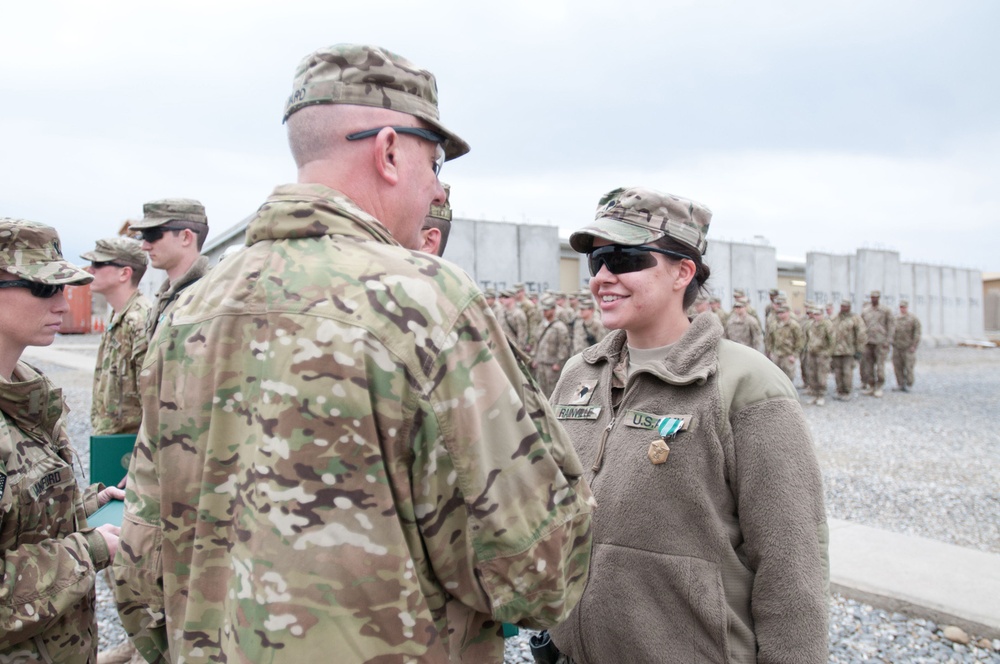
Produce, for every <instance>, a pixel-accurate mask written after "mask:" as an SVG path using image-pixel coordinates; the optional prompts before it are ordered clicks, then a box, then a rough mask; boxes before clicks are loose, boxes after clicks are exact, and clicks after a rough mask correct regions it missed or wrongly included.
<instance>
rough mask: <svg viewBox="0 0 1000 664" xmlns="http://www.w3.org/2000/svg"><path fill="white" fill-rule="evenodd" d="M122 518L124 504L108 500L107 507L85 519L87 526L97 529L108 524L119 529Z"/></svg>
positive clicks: (123, 515)
mask: <svg viewBox="0 0 1000 664" xmlns="http://www.w3.org/2000/svg"><path fill="white" fill-rule="evenodd" d="M124 518H125V503H124V502H123V501H121V500H109V501H108V504H107V505H105V506H104V507H102V508H100V509H99V510H97V511H96V512H94V513H93V514H91V515H90V516H88V517H87V525H88V526H90V527H91V528H97V527H98V526H103V525H104V524H106V523H110V524H113V525H115V526H118V527H119V528H120V527H121V525H122V520H123V519H124Z"/></svg>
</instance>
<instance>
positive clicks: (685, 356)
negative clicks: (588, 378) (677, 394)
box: [583, 311, 722, 385]
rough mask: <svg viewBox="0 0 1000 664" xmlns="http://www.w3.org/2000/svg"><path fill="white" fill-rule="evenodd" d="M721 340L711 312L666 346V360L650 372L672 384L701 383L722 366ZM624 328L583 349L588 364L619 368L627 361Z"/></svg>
mask: <svg viewBox="0 0 1000 664" xmlns="http://www.w3.org/2000/svg"><path fill="white" fill-rule="evenodd" d="M720 339H722V324H721V323H720V322H719V317H718V316H716V315H715V314H713V313H712V312H710V311H708V312H705V313H702V314H699V315H698V316H696V317H695V318H694V320H692V321H691V325H690V326H689V327H688V329H687V331H686V332H684V335H683V336H682V337H681V338H680V339H678V340H677V342H676V343H674V344H672V345H671V346H670V348H668V349H667V352H666V355H665V356H664V357H663V359H662V360H661V361H660V362H658V363H656V364H654V365H652V366H651V367H649V369H648V372H649V373H652V374H653V375H654V376H656V377H657V378H659V379H660V380H662V381H663V382H665V383H669V384H671V385H691V384H694V383H697V384H699V385H700V384H702V383H704V382H705V381H706V380H708V378H709V377H710V376H712V375H713V374H715V372H716V371H717V370H718V368H719V356H718V347H719V340H720ZM625 342H626V335H625V332H624V330H615V331H614V332H612V333H611V334H609V335H608V336H606V337H605V338H604V339H603V340H602V341H601V342H600V343H598V344H597V345H596V346H591V347H590V348H588V349H587V350H585V351H584V352H583V361H584V362H586V363H588V364H594V365H596V364H599V363H601V362H607V363H611V364H613V365H614V366H615V367H616V374H617V373H619V372H618V369H620V368H623V367H624V364H625V362H627V360H628V346H627V345H626V343H625Z"/></svg>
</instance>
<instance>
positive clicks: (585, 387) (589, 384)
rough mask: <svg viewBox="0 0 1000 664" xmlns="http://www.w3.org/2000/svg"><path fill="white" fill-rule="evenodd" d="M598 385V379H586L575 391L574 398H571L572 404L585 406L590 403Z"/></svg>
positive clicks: (570, 403)
mask: <svg viewBox="0 0 1000 664" xmlns="http://www.w3.org/2000/svg"><path fill="white" fill-rule="evenodd" d="M595 387H597V381H596V380H586V381H584V382H582V383H580V384H579V385H578V386H577V388H576V389H575V390H574V391H573V398H572V399H570V402H569V404H568V405H570V406H585V405H587V404H588V403H590V397H592V396H594V388H595Z"/></svg>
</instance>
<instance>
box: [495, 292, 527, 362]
mask: <svg viewBox="0 0 1000 664" xmlns="http://www.w3.org/2000/svg"><path fill="white" fill-rule="evenodd" d="M497 320H499V321H500V329H502V330H503V333H504V334H505V335H507V338H508V339H510V342H511V343H512V344H514V345H515V346H516V347H517V348H519V349H520V350H522V351H525V352H527V350H526V348H527V346H528V319H527V318H526V317H525V315H524V311H522V310H521V308H520V307H519V306H517V300H516V299H515V297H514V291H513V290H511V289H509V288H505V289H504V290H502V291H500V311H499V313H498V314H497Z"/></svg>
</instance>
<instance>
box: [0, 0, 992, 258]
mask: <svg viewBox="0 0 1000 664" xmlns="http://www.w3.org/2000/svg"><path fill="white" fill-rule="evenodd" d="M0 25H2V26H3V38H2V39H0V62H2V65H0V215H2V216H13V217H22V218H26V219H32V220H36V221H43V222H46V223H49V224H52V225H54V226H55V227H56V228H57V229H58V230H59V231H60V234H61V235H62V236H63V243H64V246H65V249H66V254H67V257H69V258H70V259H72V260H77V259H78V257H79V254H80V253H82V252H83V251H86V250H88V249H89V248H90V247H91V246H92V242H93V240H94V239H96V238H98V237H105V236H110V235H113V234H114V233H115V231H116V230H117V228H118V226H119V225H120V224H121V222H122V221H123V220H124V219H126V218H129V217H132V218H136V217H139V216H141V214H142V203H143V202H144V201H147V200H151V199H156V198H166V197H186V198H197V199H200V200H201V201H202V202H203V203H204V204H205V206H206V208H207V211H208V215H209V223H210V226H211V228H212V233H211V235H210V239H211V238H212V237H215V236H217V235H218V234H219V233H220V232H222V231H224V230H226V229H228V228H230V227H231V226H233V225H234V224H236V223H238V222H239V221H240V220H241V219H243V218H244V217H246V216H247V215H248V214H250V213H251V212H253V211H254V210H255V209H256V208H257V206H258V205H259V204H260V203H261V202H263V200H264V198H265V197H266V196H267V195H268V194H269V193H270V191H271V189H272V188H273V187H274V186H275V185H277V184H280V183H284V182H290V181H292V180H293V179H294V177H295V170H294V166H293V163H292V161H291V158H290V157H289V155H288V149H287V145H286V142H285V130H284V127H283V125H282V124H281V114H282V108H283V104H284V100H285V97H286V96H287V95H288V93H289V91H290V89H291V77H292V73H293V71H294V69H295V66H296V65H297V64H298V62H299V60H301V58H302V57H303V56H305V55H306V54H307V53H309V52H310V51H312V50H315V49H316V48H318V47H320V46H325V45H329V44H334V43H338V42H368V43H374V44H378V45H381V46H384V47H386V48H388V49H390V50H393V51H395V52H397V53H399V54H401V55H403V56H404V57H406V58H408V59H410V60H411V61H413V62H414V63H416V64H417V65H419V66H421V67H423V68H426V69H429V70H430V71H432V72H433V73H434V74H435V75H436V76H437V79H438V88H439V92H440V103H441V115H442V121H443V122H444V123H445V125H446V126H448V127H449V128H451V129H452V130H454V131H455V132H456V133H458V134H459V135H461V136H462V137H463V138H465V139H466V140H467V141H468V142H469V143H470V144H471V145H472V151H471V152H470V153H469V154H468V155H467V156H465V157H463V158H461V159H458V160H456V161H453V162H449V163H448V164H446V165H445V168H444V170H443V171H442V175H441V179H442V181H445V182H449V183H450V184H451V185H452V204H453V207H454V209H455V213H456V215H457V216H459V217H466V218H474V219H486V220H494V221H511V222H530V223H539V224H553V225H558V226H559V227H560V228H561V229H563V230H564V232H566V233H568V232H569V231H572V230H574V229H576V228H578V227H579V226H581V225H583V224H585V223H587V222H588V221H589V220H591V219H592V218H593V210H594V207H595V206H596V203H597V200H598V199H599V198H600V196H601V195H602V194H603V193H604V192H606V191H608V190H610V189H613V188H615V187H619V186H633V185H641V186H648V187H653V188H656V189H660V190H663V191H667V192H670V193H674V194H678V195H681V196H686V197H688V198H693V199H695V200H698V201H701V202H703V203H705V204H706V205H708V206H709V207H710V208H711V209H712V210H713V211H714V213H715V216H714V219H713V222H712V227H711V230H710V232H709V241H711V239H712V238H716V239H725V240H735V241H742V240H752V239H753V238H754V237H755V236H758V235H760V236H763V237H765V238H767V240H768V241H769V242H770V243H771V244H772V245H773V246H775V247H776V249H777V253H778V255H779V256H781V257H786V256H787V257H799V258H804V257H805V254H806V252H808V251H829V252H834V253H853V252H854V251H855V250H856V249H857V248H858V247H870V248H886V249H893V250H896V251H899V252H900V255H901V259H902V260H903V261H912V262H927V263H934V264H942V265H954V266H959V267H969V268H977V269H982V270H988V271H1000V257H998V248H1000V66H998V65H1000V46H998V44H1000V40H998V39H997V37H996V34H997V30H998V28H1000V2H996V1H995V0H950V1H949V2H947V3H946V2H925V1H922V0H905V1H904V0H899V1H896V0H893V1H879V0H865V1H864V2H862V1H860V0H841V1H840V2H836V3H823V4H820V3H805V2H801V1H799V0H759V1H758V2H753V3H749V2H717V1H712V0H696V1H695V0H692V1H684V2H675V1H671V0H660V1H650V2H632V1H630V0H617V1H613V2H612V1H605V2H591V1H589V0H586V1H573V2H570V1H563V0H531V1H520V0H513V1H512V0H508V1H507V2H505V3H478V2H468V1H465V2H432V1H429V0H428V1H425V2H413V1H412V0H408V1H406V2H378V1H375V0H369V1H367V2H350V3H347V2H336V1H333V2H331V1H329V0H327V1H326V2H311V1H310V2H296V1H292V0H289V1H288V2H282V3H278V2H255V1H248V0H240V1H239V2H229V1H212V0H198V1H197V2H189V1H187V0H173V1H171V2H169V3H153V2H135V1H134V0H132V1H130V2H118V1H106V2H98V3H82V2H78V1H77V2H46V1H45V0H35V1H33V2H5V3H3V5H2V6H0ZM455 232H456V233H457V232H461V228H460V227H458V228H456V230H455Z"/></svg>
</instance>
